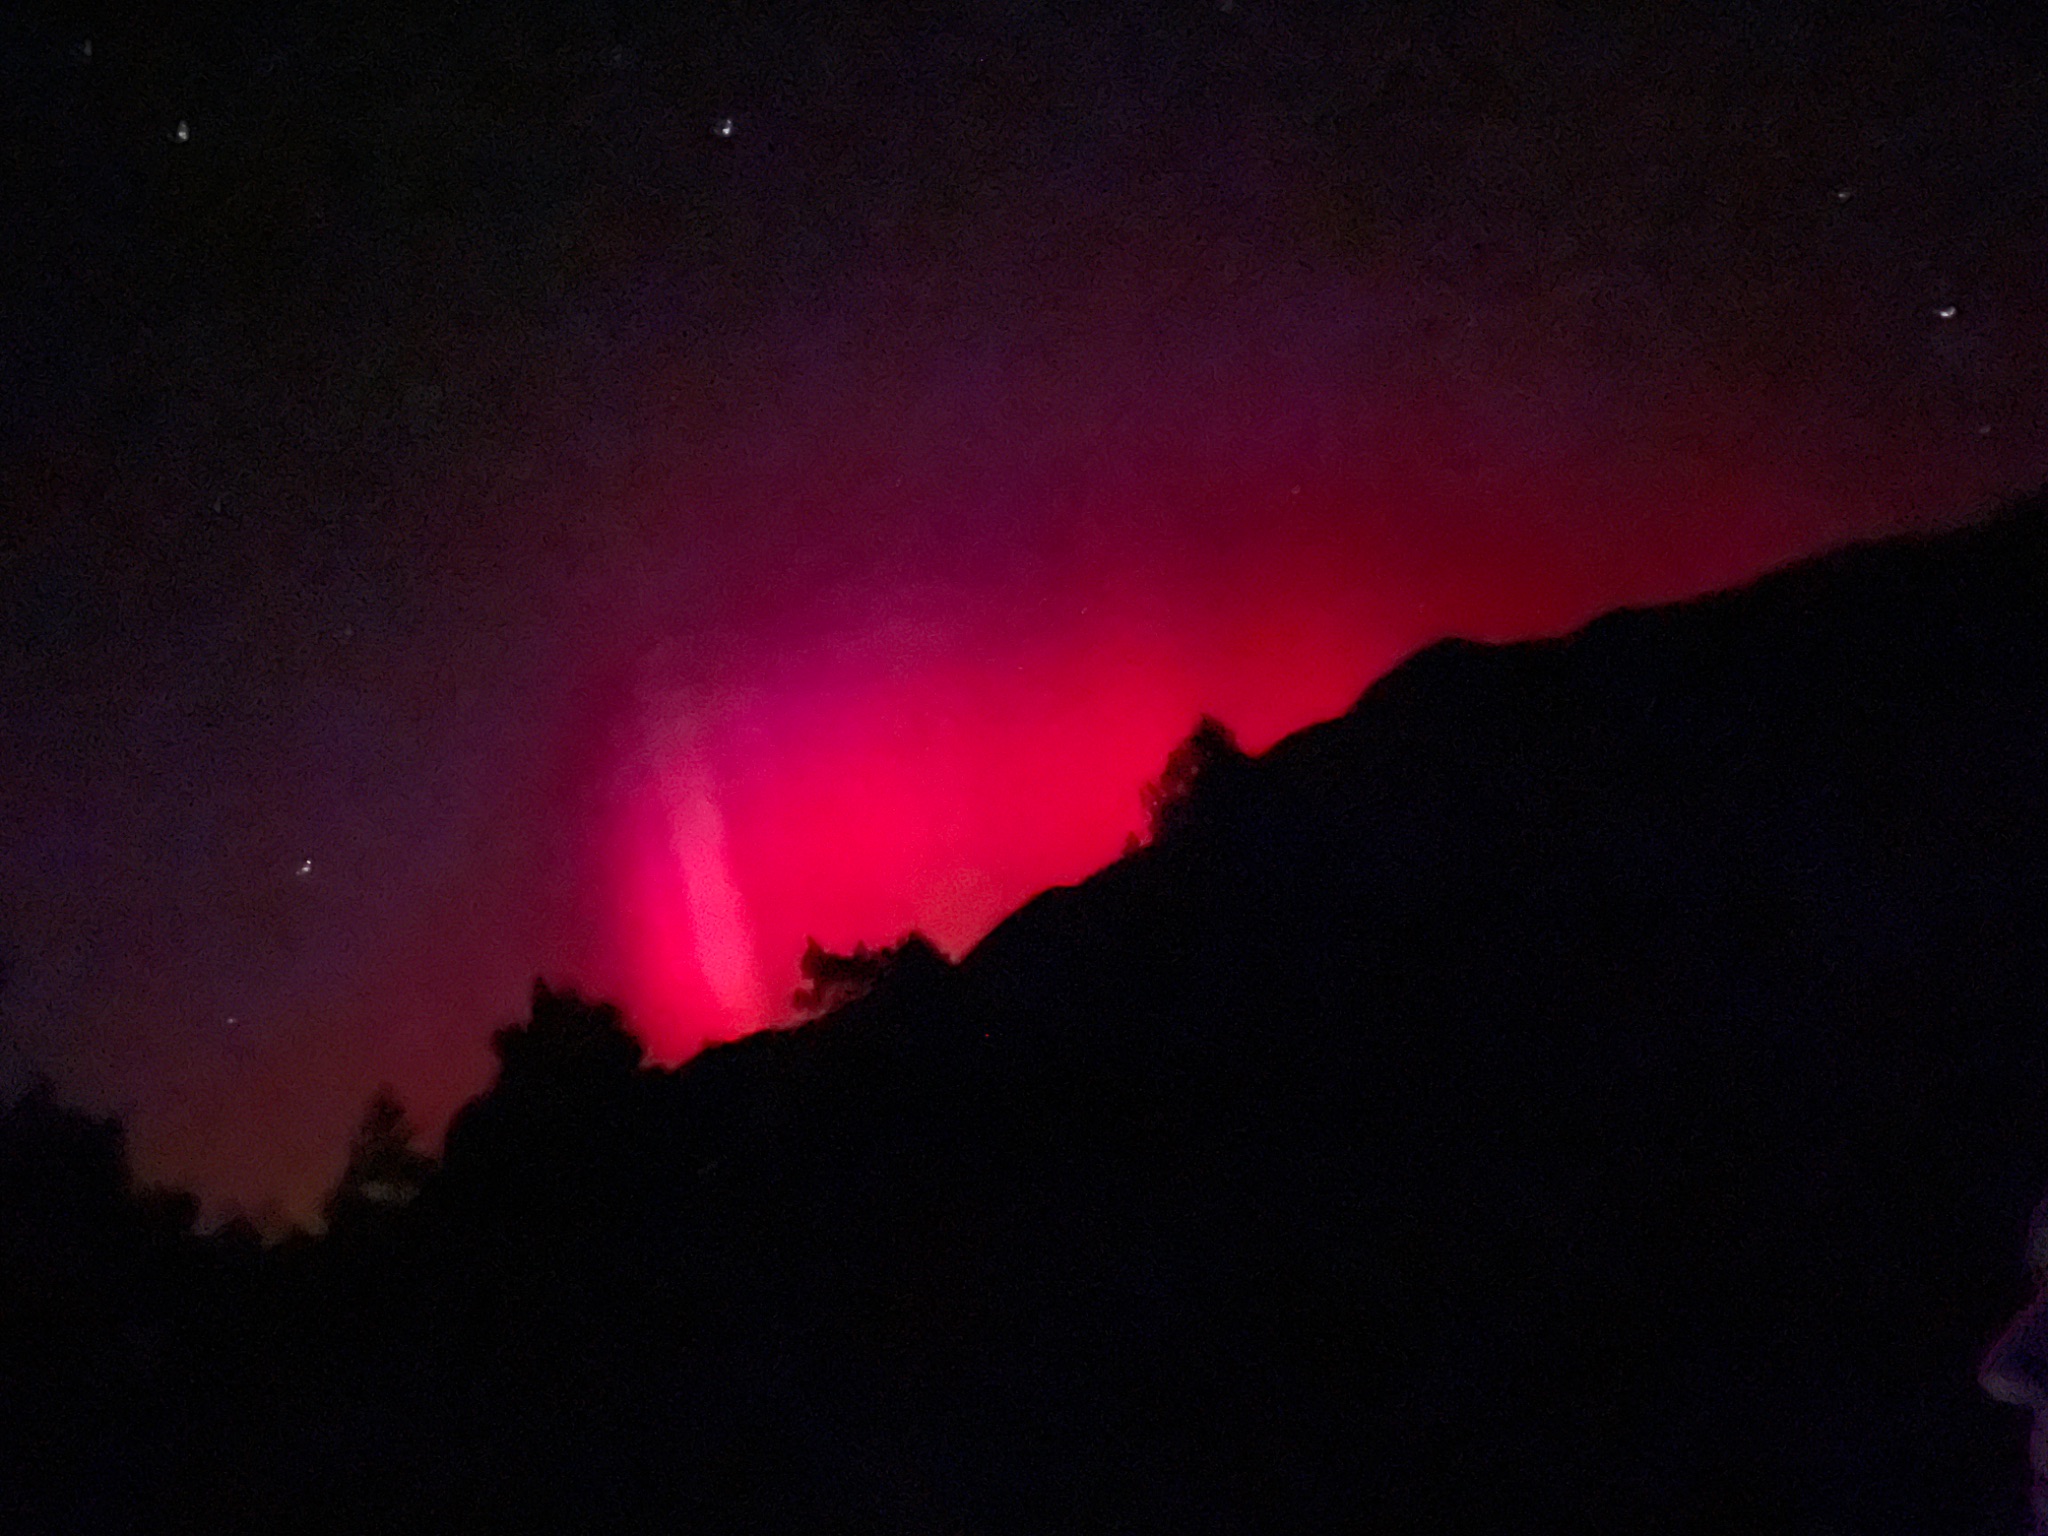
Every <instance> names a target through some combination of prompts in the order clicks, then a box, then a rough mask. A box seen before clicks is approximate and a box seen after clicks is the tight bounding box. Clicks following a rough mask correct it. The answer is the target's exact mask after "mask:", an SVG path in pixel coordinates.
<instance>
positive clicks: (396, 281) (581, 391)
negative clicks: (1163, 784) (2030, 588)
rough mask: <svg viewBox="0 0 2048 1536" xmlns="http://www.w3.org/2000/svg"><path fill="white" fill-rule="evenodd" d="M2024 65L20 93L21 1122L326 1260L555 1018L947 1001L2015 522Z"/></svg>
mask: <svg viewBox="0 0 2048 1536" xmlns="http://www.w3.org/2000/svg"><path fill="white" fill-rule="evenodd" d="M2039 32H2040V28H2039V23H2038V19H2037V18H2032V17H2028V16H2024V15H2000V16H1988V15H1987V16H1981V17H1974V18H1972V17H1964V16H1958V15H1955V14H1952V13H1951V12H1950V11H1949V10H1946V9H1944V8H1941V7H1934V6H1908V7H1905V8H1895V9H1893V10H1891V11H1889V12H1887V14H1886V15H1885V16H1883V17H1876V18H1873V17H1869V16H1858V15H1853V14H1849V13H1844V12H1840V11H1839V10H1834V9H1829V8H1824V7H1819V6H1805V7H1801V6H1795V7H1792V8H1791V9H1789V10H1785V11H1782V12H1774V13H1773V14H1771V15H1769V16H1765V15H1762V14H1752V13H1749V12H1740V11H1738V12H1730V13H1722V12H1720V11H1716V10H1714V9H1713V8H1702V7H1680V8H1677V9H1671V8H1656V9H1655V10H1654V11H1646V10H1645V9H1644V8H1642V7H1609V8H1601V7H1591V8H1587V7H1570V8H1566V7H1559V6H1546V5H1541V4H1538V5H1524V4H1519V3H1500V4H1485V5H1480V6H1477V7H1469V8H1450V7H1443V6H1439V5H1433V4H1424V3H1413V4H1397V5H1394V6H1390V7H1377V8H1374V9H1372V10H1371V11H1370V12H1366V11H1362V10H1360V8H1358V7H1356V6H1354V5H1350V4H1336V3H1330V4H1317V3H1304V4H1288V5H1285V6H1274V5H1267V4H1263V3H1258V0H1237V3H1235V4H1231V5H1221V4H1214V3H1207V0H1204V3H1200V4H1196V3H1188V4H1180V3H1164V0H1145V3H1139V4H1133V5H1128V6H1122V5H1120V6H1115V7H1111V8H1109V9H1108V10H1107V11H1104V12H1102V13H1100V14H1098V15H1089V16H1086V17H1083V16H1078V15H1070V14H1068V13H1067V12H1065V11H1063V10H1062V9H1061V8H1059V7H1056V6H1050V5H1044V4H1039V3H1035V0H1025V3H1021V4H1018V5H1015V6H1006V7H997V8H995V9H991V8H989V7H987V6H983V5H971V6H968V5H961V6H954V5H939V6H930V7H927V6H919V7H908V6H894V5H883V6H880V7H876V6H861V7H857V8H854V9H852V10H846V11H833V12H830V13H829V14H823V15H820V14H815V13H814V12H813V11H812V9H811V8H809V7H807V6H801V5H794V4H770V5H767V6H762V7H741V8H738V9H734V8H730V7H728V8H725V9H723V10H718V9H712V10H704V9H698V8H685V9H682V10H674V11H671V10H665V9H662V8H659V7H647V6H641V5H637V4H618V5H613V6H608V7H600V8H597V9H595V10H590V11H588V12H584V13H579V14H577V15H575V16H566V15H562V16H558V15H555V14H553V13H552V12H551V10H550V9H548V8H545V7H541V6H537V5H517V4H515V5H512V6H508V7H492V8H490V10H489V11H488V12H485V11H477V12H474V13H472V12H467V11H465V12H460V13H456V14H451V15H449V16H445V17H427V16H422V15H420V14H418V13H417V8H414V7H406V6H400V5H395V4H389V5H380V6H373V7H371V8H370V9H369V10H367V11H362V10H358V11H356V12H353V13H351V15H350V16H348V17H347V18H344V17H342V16H341V14H340V13H339V12H332V11H327V10H321V9H318V8H312V7H305V6H298V5H290V4H287V5H284V6H272V7H268V8H264V9H262V10H261V12H260V14H259V13H258V12H254V11H251V10H249V9H247V8H246V7H242V6H239V5H236V4H230V3H227V0H207V3H203V4H198V5H191V6H184V7H180V8H179V9H178V10H177V12H176V13H175V14H174V15H170V16H160V15H157V14H155V13H148V14H145V13H144V12H142V11H140V10H137V9H134V8H131V7H127V6H123V5H119V4H115V5H101V4H83V5H69V4H34V5H30V6H28V7H26V8H17V9H16V10H15V11H13V12H11V13H10V15H9V17H8V18H7V19H6V20H5V21H4V22H0V83H4V84H5V85H6V87H7V89H8V99H9V100H10V101H12V102H13V103H14V104H15V105H14V106H13V107H12V108H10V112H11V114H12V115H11V116H10V119H9V121H10V122H11V123H12V124H13V127H12V129H11V130H10V132H11V133H12V134H13V138H12V140H11V142H13V143H14V144H15V145H16V151H15V152H14V153H13V154H12V155H11V156H10V157H9V158H8V159H7V160H6V163H5V164H4V166H0V190H4V191H5V193H6V194H7V198H8V205H9V206H10V207H14V208H17V209H21V210H25V212H24V214H23V216H22V217H21V218H19V219H17V220H16V224H17V226H18V228H17V229H16V231H15V233H16V236H17V238H16V239H15V240H14V241H13V242H11V245H10V249H9V251H8V253H7V254H6V256H5V257H0V262H4V265H5V274H4V275H5V276H6V277H7V279H8V281H7V282H6V283H4V284H0V512H4V517H0V730H4V734H5V737H6V739H7V740H8V742H9V743H10V747H11V750H10V751H9V753H8V754H7V755H6V757H5V759H4V761H0V806H4V807H5V811H4V813H0V858H4V859H5V861H6V864H7V867H8V868H9V869H10V871H11V872H12V879H11V880H10V881H9V883H8V886H7V889H6V891H5V894H4V895H0V955H4V957H5V962H6V965H5V969H6V985H5V990H4V992H0V1071H9V1072H12V1073H14V1074H16V1080H17V1081H18V1080H19V1078H20V1075H21V1074H24V1073H26V1072H28V1071H29V1070H44V1071H47V1072H48V1073H50V1074H51V1075H52V1076H53V1077H54V1078H55V1079H56V1081H57V1082H58V1084H59V1085H60V1088H61V1090H62V1093H63V1095H64V1096H65V1097H66V1098H68V1099H72V1100H75V1101H77V1102H80V1103H83V1104H87V1105H89V1106H92V1107H94V1108H95V1109H98V1110H101V1111H108V1112H118V1113H119V1114H120V1115H121V1116H122V1117H123V1118H124V1120H125V1121H126V1122H127V1123H128V1125H129V1126H130V1129H131V1134H132V1137H133V1142H134V1146H135V1151H136V1156H137V1158H138V1161H139V1163H140V1164H141V1165H142V1166H143V1167H144V1168H145V1169H146V1170H147V1171H148V1172H149V1174H150V1175H151V1176H153V1177H158V1178H162V1179H166V1180H169V1181H172V1182H176V1183H181V1184H191V1185H195V1186H198V1187H200V1188H203V1189H204V1190H206V1191H207V1192H208V1194H209V1197H210V1198H213V1199H215V1200H217V1201H223V1202H224V1201H228V1200H234V1201H236V1202H238V1203H240V1204H242V1205H244V1206H248V1207H251V1208H253V1207H256V1206H258V1205H260V1204H261V1203H262V1202H263V1201H264V1200H265V1199H266V1198H267V1197H269V1196H271V1195H273V1194H278V1195H281V1196H282V1197H283V1198H284V1200H285V1202H286V1204H287V1205H289V1206H290V1207H291V1208H293V1209H297V1210H300V1211H304V1210H308V1209H310V1208H311V1207H312V1206H313V1205H314V1204H316V1203H317V1201H318V1200H319V1198H320V1196H321V1194H322V1192H323V1191H324V1190H325V1189H326V1188H327V1187H328V1186H329V1185H330V1184H331V1182H332V1180H333V1177H334V1175H335V1172H336V1159H337V1157H338V1156H339V1149H340V1148H341V1147H342V1146H343V1145H344V1144H345V1143H346V1141H347V1138H348V1135H349V1133H350V1128H351V1126H352V1125H353V1124H354V1121H355V1117H356V1116H357V1114H358V1113H359V1111H360V1108H361V1106H362V1104H363V1103H364V1102H365V1100H366V1099H367V1097H368V1095H369V1094H370V1092H371V1091H372V1089H373V1088H374V1086H375V1085H376V1084H377V1083H378V1082H379V1081H383V1080H389V1081H391V1082H392V1083H393V1084H394V1086H395V1087H397V1088H398V1089H399V1090H400V1092H401V1093H402V1095H403V1096H404V1097H405V1099H406V1101H407V1102H408V1104H409V1105H411V1106H412V1107H413V1110H414V1112H415V1114H416V1115H417V1116H418V1117H419V1118H420V1120H421V1121H422V1122H424V1123H426V1124H427V1125H429V1126H437V1125H439V1124H440V1123H442V1122H443V1121H445V1119H446V1118H447V1117H448V1115H450V1114H451V1113H452V1112H453V1111H454V1110H455V1108H456V1107H457V1106H458V1105H459V1104H461V1103H462V1102H464V1101H465V1100H466V1099H468V1098H469V1097H470V1096H471V1095H473V1094H474V1093H475V1092H477V1091H478V1090H479V1089H481V1088H482V1087H483V1086H484V1084H485V1083H486V1082H487V1080H488V1075H489V1070H490V1057H489V1053H488V1049H487V1044H486V1037H487V1035H488V1032H489V1031H490V1030H491V1029H492V1028H494V1027H496V1026H497V1025H499V1024H501V1023H503V1022H505V1021H506V1020H508V1019H511V1018H514V1017H516V1016H517V1015H518V1012H519V1010H520V1008H521V1007H522V1006H523V1003H524V1001H525V998H526V995H527V991H528V988H529V986H530V983H531V980H532V977H533V976H534V975H535V974H536V972H538V973H540V974H543V975H546V976H548V977H550V978H553V979H556V980H558V981H561V982H563V983H564V984H572V983H573V984H574V985H576V986H578V987H580V988H582V989H583V990H584V991H586V992H587V993H590V994H592V995H599V996H605V997H612V998H616V999H618V1000H619V1002H620V1003H621V1004H622V1005H623V1006H624V1007H625V1008H626V1009H627V1011H628V1013H629V1014H630V1015H631V1016H632V1017H633V1018H634V1019H635V1020H636V1022H637V1025H638V1027H640V1028H641V1029H642V1030H643V1031H644V1032H645V1034H646V1035H647V1037H648V1040H649V1043H650V1045H651V1046H652V1047H653V1049H654V1051H655V1053H656V1054H657V1056H659V1057H661V1058H662V1059H679V1058H681V1057H683V1056H685V1055H687V1054H688V1053H689V1052H691V1051H692V1050H694V1049H696V1047H697V1046H698V1044H699V1043H700V1042H702V1041H704V1040H708V1039H723V1038H727V1037H729V1036H731V1035H733V1034H735V1033H738V1032H740V1031H742V1030H744V1029H748V1028H752V1027H755V1026H757V1025H759V1024H762V1023H766V1022H772V1021H773V1020H774V1018H775V1015H776V1013H777V1012H778V1010H779V1009H780V1007H781V1004H782V1002H783V1000H784V998H785V995H786V993H787V991H788V990H789V989H790V988H791V987H792V986H793V985H795V982H796V978H795V976H794V975H793V974H792V968H793V967H794V965H795V963H796V961H797V958H798V956H800V955H801V954H802V952H803V948H804V940H805V937H806V935H807V934H814V935H815V936H816V937H817V938H818V939H819V941H820V942H821V943H823V944H824V945H826V946H827V947H829V948H831V949H834V950H836V951H839V952H846V951H850V950H851V949H852V948H853V947H854V946H855V945H856V944H858V943H868V944H879V943H887V942H889V941H891V940H892V939H893V938H894V937H895V936H896V935H898V934H901V933H903V932H905V931H908V930H910V929H913V928H915V929H918V930H921V931H923V932H925V933H927V934H928V935H930V936H931V937H932V938H933V940H934V941H935V942H936V943H938V944H939V945H940V946H941V947H942V948H943V949H945V950H946V951H947V952H948V953H951V954H958V953H961V952H963V951H965V950H966V949H967V948H968V947H970V946H971V945H972V944H974V943H975V942H977V941H978V940H979V939H981V938H982V936H983V935H984V934H986V933H987V932H988V931H989V929H990V928H991V927H993V925H994V924H995V923H996V922H997V921H998V920H1000V919H1001V918H1002V917H1003V915H1004V914H1005V913H1007V912H1009V911H1011V910H1012V909H1013V908H1015V907H1016V906H1017V905H1018V904H1019V903H1021V902H1023V901H1025V900H1027V899H1028V898H1029V897H1030V896H1031V895H1032V894H1033V893H1035V892H1037V891H1040V890H1043V889H1045V888H1047V887H1049V886H1054V885H1059V884H1063V883H1067V882H1071V881H1075V880H1079V879H1081V878H1082V877H1083V876H1085V875H1086V874H1087V873H1088V872H1089V871H1091V870H1094V869H1097V868H1099V867H1101V866H1102V865H1103V864H1105V863H1106V862H1108V861H1110V860H1112V859H1114V858H1115V857H1116V855H1117V851H1118V849H1119V848H1121V847H1122V846H1123V843H1124V840H1125V838H1126V837H1127V836H1128V835H1129V834H1131V833H1132V832H1133V831H1136V830H1139V829H1140V827H1141V824H1142V818H1141V815H1140V811H1139V807H1138V804H1137V800H1136V790H1137V788H1138V787H1139V786H1140V785H1142V784H1143V783H1144V782H1145V781H1146V780H1147V779H1148V778H1149V777H1150V776H1151V775H1153V774H1155V773H1157V772H1158V770H1159V766H1160V764H1161V763H1162V762H1163V761H1164V759H1165V757H1166V755H1167V753H1168V752H1169V751H1171V750H1172V748H1173V746H1174V744H1175V743H1176V742H1177V741H1179V740H1180V739H1181V738H1182V737H1183V736H1184V734H1185V733H1186V731H1187V729H1188V728H1189V726H1190V724H1191V723H1192V722H1193V721H1194V720H1195V719H1196V718H1197V717H1198V716H1199V715H1201V714H1203V713H1204V712H1207V713H1210V714H1213V715H1215V716H1217V717H1218V718H1220V719H1222V720H1225V721H1227V722H1228V723H1229V724H1230V725H1231V726H1232V727H1233V729H1234V730H1236V731H1237V733H1238V734H1239V736H1240V737H1241V739H1242V740H1243V741H1244V743H1245V744H1246V745H1247V746H1248V747H1250V748H1252V749H1254V750H1258V749H1263V748H1265V747H1268V746H1270V745H1271V744H1272V743H1274V742H1276V741H1278V740H1279V739H1280V738H1281V737H1283V736H1285V735H1287V734H1288V733H1289V732H1292V731H1295V730H1298V729H1300V728H1302V727H1304V726H1306V725H1308V724H1309V723H1310V722H1312V721H1316V720H1322V719H1328V718H1330V717H1332V716H1334V715H1337V714H1339V713H1340V712H1341V711H1343V710H1344V709H1345V708H1347V707H1348V706H1349V705H1350V704H1351V702H1352V701H1353V700H1354V699H1356V698H1357V697H1358V695H1359V694H1360V692H1361V691H1362V690H1364V689H1365V688H1367V687H1368V685H1370V684H1371V683H1372V682H1373V681H1374V679H1376V678H1377V677H1379V676H1381V675H1383V674H1384V673H1385V672H1386V671H1387V670H1388V669H1389V668H1390V667H1392V666H1393V665H1394V664H1395V663H1396V662H1397V661H1398V660H1399V659H1400V658H1402V657H1404V656H1406V655H1409V654H1411V653H1413V652H1415V651H1416V650H1418V649H1420V648H1422V647H1424V646H1426V645H1428V644H1430V643H1432V642H1434V641H1436V640H1438V639H1440V638H1442V637H1444V636H1446V635H1453V634H1462V635H1467V636H1471V637H1476V638H1480V639H1489V640H1492V639H1509V638H1517V637H1526V636H1531V635H1538V634H1555V633H1561V632H1564V631H1567V630H1570V629H1573V628H1576V627H1577V626H1579V625H1581V624H1583V623H1585V622H1587V621H1589V620H1591V619H1593V618H1594V617H1595V616H1596V615H1598V614H1600V613H1603V612H1606V611H1608V610H1610V609H1612V608H1614V607H1616V606H1617V605H1626V604H1646V603H1656V602H1663V601H1668V600H1672V599H1676V598H1680V597H1684V596H1688V595H1691V594H1694V593H1698V592H1702V591H1706V590H1709V589H1717V588H1722V587H1727V586H1733V585H1739V584H1741V583H1743V582H1745V581H1747V580H1749V579H1751V578H1753V577H1754V576H1755V575H1757V574H1758V573H1759V572H1761V571H1763V570H1765V569H1767V568H1770V567H1772V566H1775V565H1778V564H1780V563H1782V562H1784V561H1786V560H1788V559H1792V558H1796V557H1799V556H1802V555H1807V554H1811V553H1814V552H1817V551H1819V550H1821V549H1825V548H1829V547H1833V546H1836V545H1839V544H1842V543H1844V542H1848V541H1851V540H1854V539H1858V538H1864V537H1869V536H1875V535H1883V534H1888V533H1895V532H1900V531H1904V530H1908V529H1933V528H1943V527H1952V526H1956V525H1958V524H1960V523H1962V522H1964V521H1967V520H1968V519H1970V518H1971V517H1973V516H1976V515H1978V514H1979V513H1980V512H1981V511H1982V510H1984V509H1985V508H1988V507H1990V506H1992V505H1995V504H1997V503H1999V502H2002V501H2004V500H2006V499H2008V498H2009V497H2011V496H2012V495H2015V494H2019V493H2022V492H2025V491H2028V490H2030V489H2031V488H2032V487H2035V486H2037V485H2040V484H2042V483H2043V482H2044V481H2048V416H2044V414H2043V402H2044V400H2048V394H2044V391H2043V389H2042V387H2041V385H2042V379H2043V369H2044V362H2048V357H2044V353H2043V350H2042V349H2043V337H2048V325H2044V324H2043V323H2042V322H2043V319H2044V317H2048V303H2044V299H2048V295H2044V291H2043V288H2042V277H2041V274H2042V272H2043V271H2044V270H2048V268H2044V267H2043V264H2042V261H2041V255H2042V251H2043V249H2044V247H2048V186H2044V183H2043V176H2042V170H2041V167H2042V166H2043V165H2048V118H2044V109H2043V106H2042V99H2041V93H2040V91H2039V89H2038V79H2039V75H2040V69H2041V63H2042V61H2043V60H2044V59H2048V51H2044V50H2043V48H2042V47H2041V37H2040V35H2039Z"/></svg>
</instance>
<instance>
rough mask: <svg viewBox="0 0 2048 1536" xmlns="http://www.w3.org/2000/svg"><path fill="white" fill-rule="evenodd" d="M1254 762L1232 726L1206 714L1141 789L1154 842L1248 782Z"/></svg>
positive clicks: (1189, 823)
mask: <svg viewBox="0 0 2048 1536" xmlns="http://www.w3.org/2000/svg"><path fill="white" fill-rule="evenodd" d="M1250 764H1251V759H1250V758H1249V757H1248V756H1247V755H1246V754H1245V751H1244V749H1243V748H1242V747H1240V746H1238V744H1237V737H1236V736H1234V735H1233V734H1232V733H1231V730H1230V727H1229V726H1227V725H1225V724H1224V723H1223V722H1222V721H1221V720H1218V719H1217V718H1216V717H1215V716H1214V715H1204V716H1202V718H1201V719H1200V720H1199V721H1197V722H1196V724H1195V728H1194V729H1193V730H1192V731H1190V732H1189V733H1188V736H1187V739H1186V740H1185V741H1183V742H1181V744H1180V745H1179V746H1177V747H1175V748H1174V749H1173V751H1172V752H1170V753H1168V754H1167V758H1166V767H1165V768H1164V769H1163V770H1162V771H1161V772H1160V775H1159V777H1158V778H1157V779H1156V780H1154V781H1153V782H1152V783H1150V784H1147V785H1146V786H1145V787H1144V789H1142V790H1140V791H1139V794H1138V798H1139V800H1140V801H1141V802H1142V803H1143V805H1144V807H1145V816H1146V819H1147V820H1148V821H1149V822H1150V823H1151V829H1152V841H1153V842H1155V843H1160V842H1165V841H1167V840H1169V839H1170V838H1172V837H1174V836H1176V835H1178V834H1180V833H1182V832H1185V831H1186V830H1187V829H1189V828H1190V827H1192V826H1194V825H1195V824H1196V823H1198V822H1199V821H1200V820H1201V819H1202V818H1203V817H1204V816H1205V815H1206V814H1207V813H1208V811H1209V810H1210V809H1211V808H1212V807H1213V806H1216V805H1218V804H1220V803H1221V801H1222V800H1223V798H1224V797H1225V796H1227V795H1228V794H1229V793H1230V792H1231V791H1232V790H1234V789H1235V788H1236V787H1237V786H1238V785H1239V784H1240V783H1241V782H1242V780H1243V779H1244V777H1245V772H1246V770H1247V769H1248V768H1249V767H1250Z"/></svg>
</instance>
